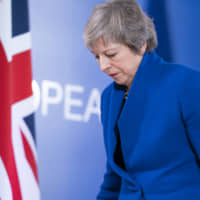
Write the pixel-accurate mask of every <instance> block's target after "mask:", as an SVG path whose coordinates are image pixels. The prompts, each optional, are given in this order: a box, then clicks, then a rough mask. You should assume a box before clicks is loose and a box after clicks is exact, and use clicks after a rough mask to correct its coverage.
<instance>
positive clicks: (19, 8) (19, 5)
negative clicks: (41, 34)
mask: <svg viewBox="0 0 200 200" xmlns="http://www.w3.org/2000/svg"><path fill="white" fill-rule="evenodd" d="M28 31H29V21H28V3H27V0H12V36H13V37H14V36H17V35H20V34H23V33H26V32H28Z"/></svg>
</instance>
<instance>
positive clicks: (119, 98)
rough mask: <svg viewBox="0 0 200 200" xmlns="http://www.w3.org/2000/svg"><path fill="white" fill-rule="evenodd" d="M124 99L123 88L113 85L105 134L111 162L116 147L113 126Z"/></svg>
mask: <svg viewBox="0 0 200 200" xmlns="http://www.w3.org/2000/svg"><path fill="white" fill-rule="evenodd" d="M123 97H124V86H120V85H117V84H116V83H114V84H113V87H112V91H111V97H110V109H109V117H108V120H109V122H108V132H107V134H106V137H107V139H106V140H107V145H108V147H107V149H108V154H109V157H110V158H111V159H112V160H113V154H114V151H115V147H116V136H115V132H114V129H115V126H116V122H117V118H118V114H119V113H120V110H121V106H122V102H123Z"/></svg>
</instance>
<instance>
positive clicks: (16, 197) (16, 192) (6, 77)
mask: <svg viewBox="0 0 200 200" xmlns="http://www.w3.org/2000/svg"><path fill="white" fill-rule="evenodd" d="M0 59H1V62H0V93H1V98H0V111H1V112H0V122H1V126H0V138H1V139H0V156H1V158H2V160H3V162H4V164H5V167H6V171H7V174H8V177H9V180H10V184H11V188H12V196H13V200H21V199H22V195H21V191H20V186H19V178H18V175H17V169H16V164H15V158H14V151H13V146H12V135H11V94H12V89H11V88H12V77H11V70H12V63H8V60H7V57H6V55H5V51H4V48H3V45H2V43H1V41H0ZM0 173H1V172H0Z"/></svg>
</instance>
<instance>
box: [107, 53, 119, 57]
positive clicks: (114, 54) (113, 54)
mask: <svg viewBox="0 0 200 200" xmlns="http://www.w3.org/2000/svg"><path fill="white" fill-rule="evenodd" d="M116 55H117V53H112V54H106V56H107V57H109V58H112V57H115V56H116Z"/></svg>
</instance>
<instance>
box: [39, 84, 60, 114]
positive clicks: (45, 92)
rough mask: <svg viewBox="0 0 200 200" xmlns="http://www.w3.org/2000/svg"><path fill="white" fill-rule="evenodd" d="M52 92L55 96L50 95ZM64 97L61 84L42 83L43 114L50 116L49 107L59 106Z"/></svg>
mask: <svg viewBox="0 0 200 200" xmlns="http://www.w3.org/2000/svg"><path fill="white" fill-rule="evenodd" d="M50 90H52V92H53V91H55V95H54V96H52V95H50ZM62 97H63V90H62V87H61V85H60V84H59V83H57V82H53V81H47V80H44V81H42V96H41V106H42V114H43V115H47V114H48V106H49V105H50V104H52V105H53V104H59V103H60V102H61V100H62Z"/></svg>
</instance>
